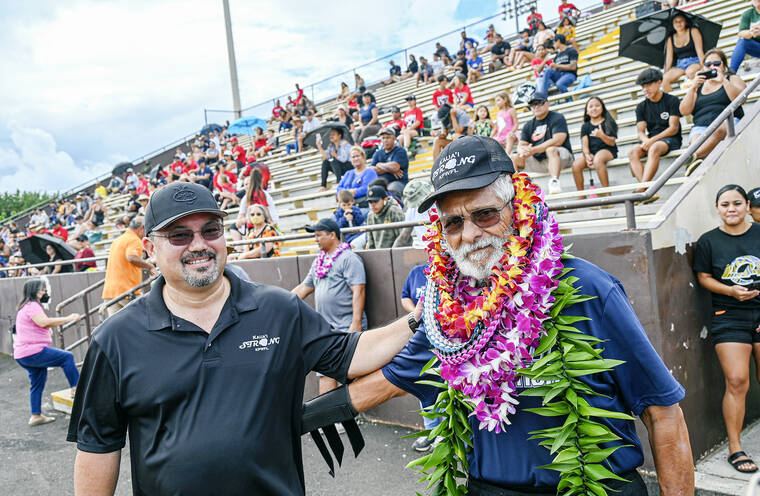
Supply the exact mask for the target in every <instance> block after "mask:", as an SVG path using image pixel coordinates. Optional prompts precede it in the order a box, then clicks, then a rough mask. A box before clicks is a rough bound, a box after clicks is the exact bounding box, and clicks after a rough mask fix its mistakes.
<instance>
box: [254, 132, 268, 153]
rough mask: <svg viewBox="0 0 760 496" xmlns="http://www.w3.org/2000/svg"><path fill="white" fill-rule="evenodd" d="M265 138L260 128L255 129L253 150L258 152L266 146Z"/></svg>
mask: <svg viewBox="0 0 760 496" xmlns="http://www.w3.org/2000/svg"><path fill="white" fill-rule="evenodd" d="M266 144H267V137H266V136H265V135H264V131H263V130H262V129H261V128H260V127H257V128H256V135H255V136H254V137H253V148H254V149H255V150H258V149H259V148H261V147H262V146H266Z"/></svg>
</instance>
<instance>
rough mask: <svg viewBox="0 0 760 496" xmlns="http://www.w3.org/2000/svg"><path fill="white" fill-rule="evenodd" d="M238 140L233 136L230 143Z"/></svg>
mask: <svg viewBox="0 0 760 496" xmlns="http://www.w3.org/2000/svg"><path fill="white" fill-rule="evenodd" d="M237 142H238V141H237V138H236V137H234V136H233V137H232V138H230V143H237Z"/></svg>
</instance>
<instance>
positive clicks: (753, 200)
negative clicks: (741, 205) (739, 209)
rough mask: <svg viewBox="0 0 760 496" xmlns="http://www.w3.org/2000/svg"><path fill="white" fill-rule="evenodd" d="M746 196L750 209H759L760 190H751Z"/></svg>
mask: <svg viewBox="0 0 760 496" xmlns="http://www.w3.org/2000/svg"><path fill="white" fill-rule="evenodd" d="M747 196H748V197H749V206H750V207H760V188H753V189H751V190H749V191H747Z"/></svg>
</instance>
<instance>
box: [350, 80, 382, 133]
mask: <svg viewBox="0 0 760 496" xmlns="http://www.w3.org/2000/svg"><path fill="white" fill-rule="evenodd" d="M372 98H373V96H372V93H370V92H369V91H367V92H366V93H364V94H363V95H362V106H361V108H359V118H360V119H361V123H357V124H356V125H355V126H354V143H356V144H357V145H361V142H362V141H364V138H366V137H368V136H374V135H375V133H377V132H378V131H379V130H380V120H379V117H378V116H379V114H378V112H379V111H378V109H377V105H375V103H374V102H373V101H372Z"/></svg>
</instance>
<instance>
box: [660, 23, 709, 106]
mask: <svg viewBox="0 0 760 496" xmlns="http://www.w3.org/2000/svg"><path fill="white" fill-rule="evenodd" d="M671 22H672V26H673V33H672V34H671V35H670V36H668V39H667V41H666V42H665V67H664V68H663V69H664V75H663V77H662V89H663V91H665V92H666V93H670V92H671V91H673V83H674V82H675V81H677V80H678V79H679V78H680V77H681V76H683V75H684V74H686V77H687V78H689V79H694V76H695V75H696V74H697V71H698V70H699V68H700V67H701V66H702V61H703V60H704V59H705V51H704V45H703V43H702V32H701V31H700V30H699V28H697V27H695V26H694V25H693V24H692V22H691V21H690V20H689V18H687V17H686V15H684V14H683V13H681V12H679V11H676V13H675V15H674V16H673V19H672V21H671Z"/></svg>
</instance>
